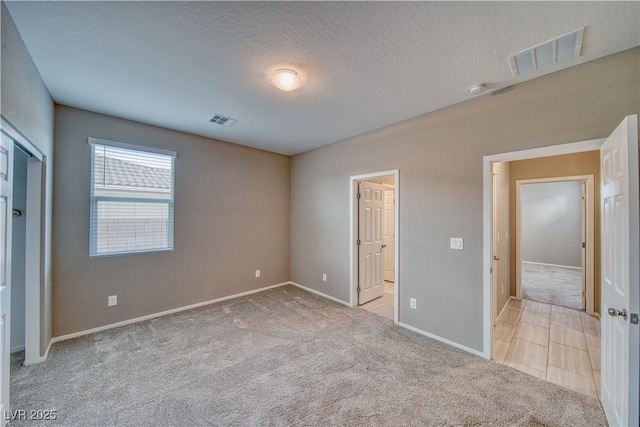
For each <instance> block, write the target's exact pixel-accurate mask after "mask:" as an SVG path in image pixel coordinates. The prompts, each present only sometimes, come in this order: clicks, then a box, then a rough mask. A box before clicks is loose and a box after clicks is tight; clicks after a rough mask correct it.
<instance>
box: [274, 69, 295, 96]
mask: <svg viewBox="0 0 640 427" xmlns="http://www.w3.org/2000/svg"><path fill="white" fill-rule="evenodd" d="M269 83H271V84H272V85H274V86H275V87H277V88H278V89H280V90H284V91H285V92H290V91H292V90H296V89H298V88H299V87H300V86H302V79H301V78H300V75H299V74H298V73H297V72H295V71H294V70H289V69H287V68H282V69H279V70H276V71H274V72H273V73H272V74H271V77H269Z"/></svg>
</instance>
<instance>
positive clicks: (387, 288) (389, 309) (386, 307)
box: [361, 282, 395, 320]
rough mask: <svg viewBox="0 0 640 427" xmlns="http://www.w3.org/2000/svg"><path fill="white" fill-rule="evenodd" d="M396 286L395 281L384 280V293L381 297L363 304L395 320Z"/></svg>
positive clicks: (371, 310) (373, 311) (370, 309)
mask: <svg viewBox="0 0 640 427" xmlns="http://www.w3.org/2000/svg"><path fill="white" fill-rule="evenodd" d="M394 289H395V286H394V284H393V282H384V294H382V296H381V297H380V298H376V299H374V300H371V301H369V302H368V303H366V304H363V305H361V307H362V308H364V309H365V310H369V311H370V312H372V313H376V314H379V315H380V316H384V317H386V318H387V319H391V320H393V304H394V301H393V294H394Z"/></svg>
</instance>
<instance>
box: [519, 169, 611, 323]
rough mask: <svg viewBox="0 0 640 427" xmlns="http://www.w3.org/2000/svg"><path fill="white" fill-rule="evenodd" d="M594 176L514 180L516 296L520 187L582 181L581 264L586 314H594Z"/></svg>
mask: <svg viewBox="0 0 640 427" xmlns="http://www.w3.org/2000/svg"><path fill="white" fill-rule="evenodd" d="M594 179H595V178H594V176H593V175H576V176H563V177H554V178H535V179H522V180H520V179H519V180H516V191H515V193H516V203H515V206H516V224H515V225H516V235H515V239H516V241H515V246H516V254H515V255H516V265H515V267H516V298H517V299H521V298H522V250H521V247H522V237H521V236H522V219H521V218H522V212H521V211H522V209H521V195H520V194H521V191H522V189H521V187H522V185H524V184H535V183H543V182H562V181H584V182H585V186H586V193H585V194H586V199H585V205H586V209H585V212H584V223H583V227H584V229H585V233H586V236H585V240H584V242H585V246H586V248H585V249H584V253H585V255H584V256H585V258H584V259H585V263H584V264H583V265H582V271H583V273H582V274H583V277H584V280H585V281H586V283H585V286H586V294H585V295H586V296H585V301H586V303H585V304H586V306H585V310H586V312H587V314H591V315H593V314H595V313H596V312H597V311H598V309H599V307H595V306H594V304H595V302H594V299H595V296H594V292H595V291H594V287H595V283H594V261H596V260H595V255H594V248H595V238H594V236H595V226H594V218H595V209H596V207H595V206H596V205H595V202H594V197H595V196H594V194H595V193H594Z"/></svg>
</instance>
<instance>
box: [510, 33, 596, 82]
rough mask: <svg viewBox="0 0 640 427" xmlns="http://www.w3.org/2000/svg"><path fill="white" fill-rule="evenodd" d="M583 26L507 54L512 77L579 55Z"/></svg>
mask: <svg viewBox="0 0 640 427" xmlns="http://www.w3.org/2000/svg"><path fill="white" fill-rule="evenodd" d="M583 32H584V27H582V28H580V29H578V30H576V31H573V32H571V33H569V34H565V35H563V36H560V37H556V38H555V39H553V40H549V41H546V42H544V43H541V44H539V45H536V46H533V47H530V48H529V49H525V50H523V51H522V52H518V53H516V54H514V55H511V56H509V65H511V72H512V73H513V77H517V76H522V75H524V74H528V73H531V72H533V71H535V70H540V69H542V68H546V67H548V66H550V65H553V64H556V63H558V62H562V61H566V60H567V59H571V58H577V57H578V56H580V50H581V49H582V33H583Z"/></svg>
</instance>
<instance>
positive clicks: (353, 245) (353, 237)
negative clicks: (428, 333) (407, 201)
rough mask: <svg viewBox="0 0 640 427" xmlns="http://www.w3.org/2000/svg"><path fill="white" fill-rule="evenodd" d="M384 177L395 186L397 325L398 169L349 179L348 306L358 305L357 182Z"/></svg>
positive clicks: (395, 298) (395, 303)
mask: <svg viewBox="0 0 640 427" xmlns="http://www.w3.org/2000/svg"><path fill="white" fill-rule="evenodd" d="M384 176H393V184H394V186H395V196H396V203H395V205H394V215H395V218H394V222H395V238H394V244H395V253H394V261H393V262H394V265H395V272H394V279H395V282H394V283H395V292H394V293H393V322H394V323H395V324H398V317H399V313H398V307H399V305H398V302H399V299H398V294H399V293H400V263H399V259H400V257H399V253H400V251H399V247H400V245H399V243H400V169H391V170H386V171H381V172H373V173H366V174H362V175H352V176H351V177H350V178H349V218H351V220H350V221H349V259H350V260H351V262H350V263H349V277H350V281H349V282H350V283H349V305H350V306H351V307H355V306H357V305H358V246H357V242H356V241H357V239H358V199H357V194H358V182H359V181H366V180H369V179H373V178H382V177H384Z"/></svg>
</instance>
